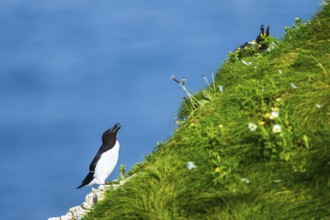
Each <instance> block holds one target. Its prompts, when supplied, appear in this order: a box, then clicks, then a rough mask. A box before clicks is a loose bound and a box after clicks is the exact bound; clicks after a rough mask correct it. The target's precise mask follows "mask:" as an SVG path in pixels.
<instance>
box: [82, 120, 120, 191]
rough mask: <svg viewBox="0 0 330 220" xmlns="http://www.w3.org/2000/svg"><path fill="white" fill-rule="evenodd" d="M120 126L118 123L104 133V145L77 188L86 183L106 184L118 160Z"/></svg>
mask: <svg viewBox="0 0 330 220" xmlns="http://www.w3.org/2000/svg"><path fill="white" fill-rule="evenodd" d="M120 127H121V126H120V124H119V123H117V124H115V125H114V126H113V127H112V128H110V129H108V130H106V131H105V132H104V133H103V135H102V146H101V147H100V149H99V151H98V152H97V154H96V155H95V157H94V159H93V161H92V163H91V164H90V165H89V173H88V174H87V176H86V177H85V179H84V180H83V181H82V183H81V185H80V186H78V187H77V189H79V188H81V187H83V186H86V185H93V184H105V180H106V179H107V178H108V177H109V176H110V174H111V173H112V171H113V169H114V168H115V166H116V164H117V161H118V156H119V142H118V140H117V132H118V130H119V129H120Z"/></svg>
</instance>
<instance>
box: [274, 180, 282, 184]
mask: <svg viewBox="0 0 330 220" xmlns="http://www.w3.org/2000/svg"><path fill="white" fill-rule="evenodd" d="M280 182H282V180H280V179H277V180H274V183H280Z"/></svg>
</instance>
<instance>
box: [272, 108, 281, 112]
mask: <svg viewBox="0 0 330 220" xmlns="http://www.w3.org/2000/svg"><path fill="white" fill-rule="evenodd" d="M272 111H273V112H279V111H280V109H279V108H278V107H275V108H272Z"/></svg>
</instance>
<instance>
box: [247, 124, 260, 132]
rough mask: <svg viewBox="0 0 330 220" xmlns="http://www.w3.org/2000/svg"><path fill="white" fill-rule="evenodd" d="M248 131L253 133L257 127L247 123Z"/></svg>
mask: <svg viewBox="0 0 330 220" xmlns="http://www.w3.org/2000/svg"><path fill="white" fill-rule="evenodd" d="M248 127H249V129H250V130H251V131H255V130H256V129H257V127H258V126H257V125H256V124H255V123H249V126H248Z"/></svg>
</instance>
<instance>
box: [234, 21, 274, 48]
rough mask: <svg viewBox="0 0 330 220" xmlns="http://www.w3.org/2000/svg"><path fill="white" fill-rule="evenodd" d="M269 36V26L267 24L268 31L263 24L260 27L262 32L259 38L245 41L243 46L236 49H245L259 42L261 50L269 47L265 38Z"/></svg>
mask: <svg viewBox="0 0 330 220" xmlns="http://www.w3.org/2000/svg"><path fill="white" fill-rule="evenodd" d="M268 36H269V26H267V29H266V32H265V29H264V25H261V27H260V34H259V35H258V36H257V38H256V39H255V40H252V41H249V42H245V43H244V44H242V45H241V46H239V47H238V48H236V50H238V49H241V50H242V49H245V48H247V47H249V46H252V45H255V44H257V45H258V46H259V50H260V51H261V50H265V49H267V48H268V46H267V44H265V43H264V40H265V38H266V37H268Z"/></svg>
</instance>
